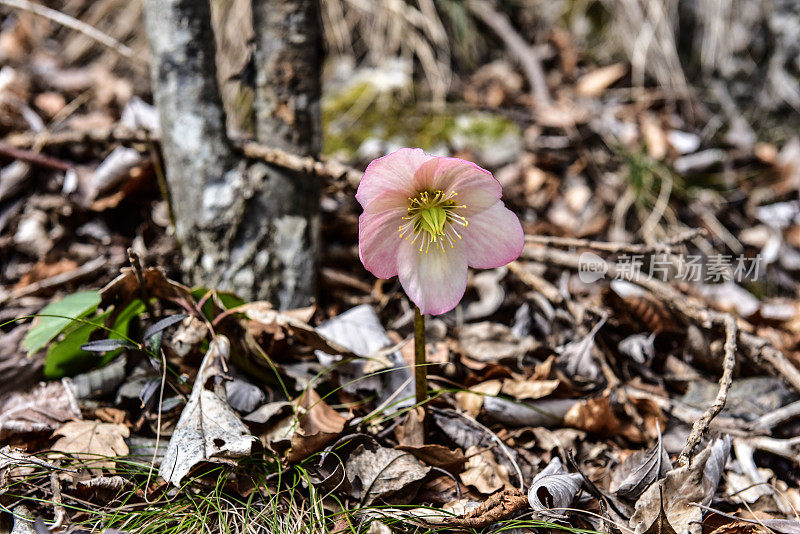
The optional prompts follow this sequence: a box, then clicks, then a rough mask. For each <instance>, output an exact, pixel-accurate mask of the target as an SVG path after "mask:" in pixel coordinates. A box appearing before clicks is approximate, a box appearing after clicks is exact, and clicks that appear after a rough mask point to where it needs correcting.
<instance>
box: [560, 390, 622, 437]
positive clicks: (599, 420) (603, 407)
mask: <svg viewBox="0 0 800 534" xmlns="http://www.w3.org/2000/svg"><path fill="white" fill-rule="evenodd" d="M564 426H571V427H573V428H579V429H581V430H585V431H587V432H595V433H604V434H613V433H614V432H616V430H617V429H618V428H619V427H620V421H619V419H617V416H616V415H614V411H613V410H612V409H611V403H610V402H609V400H608V397H595V398H593V399H587V400H585V401H581V402H579V403H578V404H576V405H575V406H573V407H572V408H570V409H569V411H568V412H567V413H566V415H564Z"/></svg>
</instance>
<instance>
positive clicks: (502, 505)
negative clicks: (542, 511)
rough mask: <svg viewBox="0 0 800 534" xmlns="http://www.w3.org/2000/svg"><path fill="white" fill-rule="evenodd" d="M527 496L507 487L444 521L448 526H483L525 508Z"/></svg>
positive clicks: (507, 517)
mask: <svg viewBox="0 0 800 534" xmlns="http://www.w3.org/2000/svg"><path fill="white" fill-rule="evenodd" d="M528 506H529V504H528V496H527V495H525V493H523V492H522V491H520V490H518V489H510V490H509V489H507V490H503V491H500V492H498V493H495V494H494V495H491V496H490V497H489V498H488V499H486V501H485V502H484V503H483V504H481V505H480V506H478V507H477V508H475V509H473V510H470V511H469V512H467V513H466V514H464V515H462V516H459V517H453V518H450V519H448V520H447V521H446V525H447V526H448V527H461V528H483V527H486V526H488V525H491V524H492V523H496V522H497V521H503V520H504V519H509V518H510V517H511V516H513V515H514V514H516V513H517V512H520V511H522V510H524V509H525V508H527V507H528Z"/></svg>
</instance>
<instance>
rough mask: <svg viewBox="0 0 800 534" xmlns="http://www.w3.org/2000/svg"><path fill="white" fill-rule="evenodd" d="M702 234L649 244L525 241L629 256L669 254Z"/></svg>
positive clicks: (697, 231) (532, 238) (554, 239)
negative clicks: (623, 253) (627, 254)
mask: <svg viewBox="0 0 800 534" xmlns="http://www.w3.org/2000/svg"><path fill="white" fill-rule="evenodd" d="M704 234H705V229H703V228H692V229H690V230H687V231H685V232H682V233H680V234H678V235H676V236H674V237H672V238H670V239H667V240H665V241H661V242H658V243H651V244H644V243H642V244H638V243H621V242H614V241H590V240H588V239H579V238H574V237H555V236H546V235H526V236H525V241H526V242H528V243H536V244H538V245H545V246H553V247H563V248H568V247H569V248H571V247H575V248H590V249H594V250H600V251H602V252H608V253H610V254H619V253H622V252H625V253H629V254H654V253H660V252H665V253H668V252H671V251H672V249H673V248H675V247H677V246H679V245H681V244H683V243H686V242H687V241H691V240H692V239H694V238H695V237H697V236H700V235H704Z"/></svg>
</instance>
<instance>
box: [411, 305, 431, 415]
mask: <svg viewBox="0 0 800 534" xmlns="http://www.w3.org/2000/svg"><path fill="white" fill-rule="evenodd" d="M414 384H415V386H416V391H417V404H418V405H420V406H422V407H423V408H425V407H426V405H427V400H428V368H427V366H426V362H425V317H423V316H422V314H421V313H420V312H419V308H418V307H417V306H416V305H415V306H414Z"/></svg>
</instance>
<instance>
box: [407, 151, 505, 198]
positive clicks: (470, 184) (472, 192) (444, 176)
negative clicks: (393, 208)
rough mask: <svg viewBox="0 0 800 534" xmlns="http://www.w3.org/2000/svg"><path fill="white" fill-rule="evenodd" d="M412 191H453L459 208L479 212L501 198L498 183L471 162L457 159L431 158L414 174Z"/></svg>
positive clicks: (501, 190)
mask: <svg viewBox="0 0 800 534" xmlns="http://www.w3.org/2000/svg"><path fill="white" fill-rule="evenodd" d="M412 188H413V189H414V190H415V191H421V190H423V189H428V190H431V191H437V190H442V191H444V192H446V193H449V192H450V191H455V192H456V193H458V197H457V198H456V199H455V200H456V202H458V203H459V204H464V205H466V206H467V208H469V209H471V210H473V211H476V210H477V211H480V210H483V209H486V208H488V207H489V206H491V205H492V204H494V203H495V202H496V201H497V199H499V198H500V196H501V195H502V194H503V188H502V187H501V185H500V182H498V181H497V179H496V178H495V177H494V176H492V173H490V172H489V171H487V170H486V169H482V168H480V167H478V166H477V165H475V164H474V163H472V162H470V161H466V160H463V159H459V158H433V159H430V160H428V161H426V162H424V163H423V164H422V165H420V167H419V168H418V169H417V171H416V172H415V173H414V184H413V187H412Z"/></svg>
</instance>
